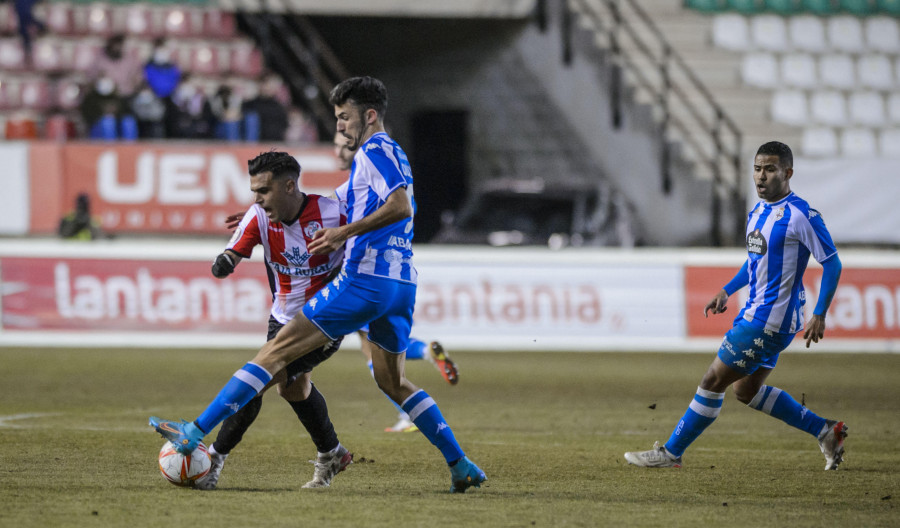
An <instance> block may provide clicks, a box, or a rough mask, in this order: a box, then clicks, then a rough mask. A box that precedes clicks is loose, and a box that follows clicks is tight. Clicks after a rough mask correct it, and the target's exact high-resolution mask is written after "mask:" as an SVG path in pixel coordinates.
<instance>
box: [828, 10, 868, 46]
mask: <svg viewBox="0 0 900 528" xmlns="http://www.w3.org/2000/svg"><path fill="white" fill-rule="evenodd" d="M828 42H829V44H831V47H832V48H834V49H836V50H839V51H844V52H847V53H860V52H862V51H864V50H865V44H864V43H863V29H862V23H861V22H860V21H859V19H858V18H856V17H853V16H849V15H841V16H833V17H830V18H829V19H828Z"/></svg>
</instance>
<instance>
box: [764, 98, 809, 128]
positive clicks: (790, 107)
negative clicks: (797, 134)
mask: <svg viewBox="0 0 900 528" xmlns="http://www.w3.org/2000/svg"><path fill="white" fill-rule="evenodd" d="M772 119H774V120H775V121H778V122H779V123H785V124H787V125H794V126H803V125H805V124H806V123H807V122H808V121H809V114H808V112H807V108H806V95H804V94H803V92H801V91H799V90H779V91H777V92H775V93H774V94H773V96H772Z"/></svg>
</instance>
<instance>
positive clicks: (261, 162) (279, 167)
mask: <svg viewBox="0 0 900 528" xmlns="http://www.w3.org/2000/svg"><path fill="white" fill-rule="evenodd" d="M247 168H248V169H249V170H250V176H255V175H257V174H259V173H261V172H271V173H272V178H273V179H275V178H282V177H286V178H291V179H293V180H296V179H297V178H299V177H300V162H298V161H297V158H295V157H294V156H291V155H290V154H288V153H287V152H279V151H276V150H270V151H269V152H263V153H261V154H260V155H259V156H256V157H255V158H253V159H252V160H250V161H248V162H247Z"/></svg>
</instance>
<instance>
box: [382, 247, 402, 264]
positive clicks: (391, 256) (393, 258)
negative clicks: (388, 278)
mask: <svg viewBox="0 0 900 528" xmlns="http://www.w3.org/2000/svg"><path fill="white" fill-rule="evenodd" d="M383 258H384V260H386V261H388V262H400V261H401V260H403V253H400V252H399V251H397V250H396V249H389V250H387V251H385V252H384V255H383Z"/></svg>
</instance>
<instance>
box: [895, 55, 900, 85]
mask: <svg viewBox="0 0 900 528" xmlns="http://www.w3.org/2000/svg"><path fill="white" fill-rule="evenodd" d="M894 75H895V77H894V83H895V84H896V85H897V86H900V57H897V59H896V60H895V61H894Z"/></svg>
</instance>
